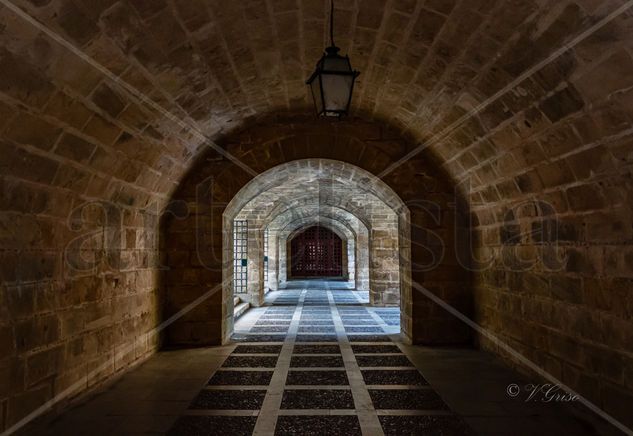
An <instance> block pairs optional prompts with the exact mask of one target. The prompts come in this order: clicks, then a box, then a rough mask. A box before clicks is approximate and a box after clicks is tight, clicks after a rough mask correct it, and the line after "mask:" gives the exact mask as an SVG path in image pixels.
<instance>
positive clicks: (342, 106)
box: [306, 1, 360, 117]
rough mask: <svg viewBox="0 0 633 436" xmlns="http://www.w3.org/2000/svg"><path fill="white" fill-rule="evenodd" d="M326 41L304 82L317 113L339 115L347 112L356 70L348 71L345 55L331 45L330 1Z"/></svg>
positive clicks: (332, 42)
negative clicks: (310, 73)
mask: <svg viewBox="0 0 633 436" xmlns="http://www.w3.org/2000/svg"><path fill="white" fill-rule="evenodd" d="M330 41H331V45H330V47H328V48H326V49H325V54H324V55H323V57H322V58H321V59H320V60H319V62H317V65H316V70H315V71H314V73H312V75H311V76H310V78H309V79H308V81H307V82H306V83H307V84H308V85H310V89H311V90H312V98H313V99H314V106H315V108H316V111H317V114H318V115H319V116H325V117H341V116H342V115H347V112H348V110H349V105H350V102H351V101H352V91H353V90H354V81H355V80H356V78H357V77H358V75H359V74H360V73H359V72H358V71H354V70H352V64H351V63H350V61H349V56H341V55H339V54H338V52H339V51H340V50H341V49H340V48H338V47H337V46H336V45H335V44H334V1H332V6H331V11H330Z"/></svg>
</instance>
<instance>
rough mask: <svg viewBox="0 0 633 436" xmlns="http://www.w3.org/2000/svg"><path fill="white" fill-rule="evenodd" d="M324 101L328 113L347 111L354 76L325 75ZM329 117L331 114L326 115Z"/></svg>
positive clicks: (323, 77) (323, 76) (323, 78)
mask: <svg viewBox="0 0 633 436" xmlns="http://www.w3.org/2000/svg"><path fill="white" fill-rule="evenodd" d="M321 78H322V80H323V100H324V104H325V110H326V112H336V111H346V110H347V104H348V103H349V97H350V92H351V91H352V84H353V83H354V76H352V75H338V74H323V75H322V76H321ZM326 115H329V114H326Z"/></svg>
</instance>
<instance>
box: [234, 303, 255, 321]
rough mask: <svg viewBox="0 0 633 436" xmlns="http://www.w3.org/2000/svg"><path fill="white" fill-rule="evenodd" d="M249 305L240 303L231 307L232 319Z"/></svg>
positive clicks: (237, 316)
mask: <svg viewBox="0 0 633 436" xmlns="http://www.w3.org/2000/svg"><path fill="white" fill-rule="evenodd" d="M250 307H251V305H250V304H249V303H240V304H238V305H237V306H235V307H234V308H233V319H234V320H236V319H238V318H239V317H240V316H242V315H243V314H244V312H246V311H247V310H248V309H249V308H250Z"/></svg>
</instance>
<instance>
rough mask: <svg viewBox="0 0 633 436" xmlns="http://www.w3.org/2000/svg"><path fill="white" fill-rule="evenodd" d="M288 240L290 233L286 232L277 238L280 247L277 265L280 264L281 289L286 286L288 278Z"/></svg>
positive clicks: (279, 281)
mask: <svg viewBox="0 0 633 436" xmlns="http://www.w3.org/2000/svg"><path fill="white" fill-rule="evenodd" d="M287 241H288V234H287V233H284V234H283V235H282V236H281V237H279V238H278V240H277V246H278V247H279V258H278V260H277V265H278V266H279V269H278V270H277V271H278V277H279V280H278V283H279V289H285V288H286V281H287V280H288V272H287V269H288V268H287V262H288V261H287V257H286V251H287V250H286V248H287V247H286V243H287Z"/></svg>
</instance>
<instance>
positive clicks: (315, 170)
mask: <svg viewBox="0 0 633 436" xmlns="http://www.w3.org/2000/svg"><path fill="white" fill-rule="evenodd" d="M307 190H312V191H313V192H312V196H308V197H307V196H306V195H305V191H307ZM294 196H296V197H297V202H295V203H293V198H294ZM277 197H279V198H281V199H282V200H279V201H278V202H279V203H280V204H281V205H283V209H282V210H283V211H292V207H293V206H295V207H296V206H297V205H299V204H303V205H305V204H306V201H308V204H318V205H319V208H321V206H320V204H321V203H324V204H325V208H326V209H327V208H329V207H338V208H339V209H342V210H345V211H346V212H348V213H350V214H352V215H354V216H356V217H357V218H358V219H360V220H362V221H363V222H364V223H366V226H367V227H368V230H369V231H370V237H369V238H368V240H369V243H370V259H369V260H370V262H369V266H370V285H369V289H370V301H371V302H372V303H373V304H385V303H391V304H397V303H400V302H401V303H402V305H403V313H406V312H407V311H405V310H404V309H405V307H404V306H406V307H407V308H408V307H409V306H410V305H411V301H410V299H409V298H406V297H405V298H400V295H401V294H402V295H410V290H408V289H410V280H408V279H406V280H405V277H403V276H404V275H406V274H409V266H408V263H407V259H409V258H410V255H409V253H408V246H405V247H404V248H403V252H402V253H399V251H398V249H399V248H398V247H399V246H398V241H399V239H400V237H402V238H404V237H405V235H406V232H407V231H408V230H405V229H403V230H402V231H399V230H398V228H399V226H401V225H402V226H406V223H407V220H408V210H407V207H406V205H405V204H404V203H403V202H402V201H401V200H400V198H399V197H398V195H397V194H396V193H395V192H394V191H393V190H392V189H391V188H390V187H389V186H388V185H386V184H385V183H384V182H382V181H381V180H380V179H378V178H377V177H376V176H374V175H373V174H371V173H369V172H367V171H365V170H363V169H361V168H359V167H356V166H354V165H351V164H348V163H345V162H341V161H334V160H329V159H302V160H298V161H291V162H288V163H285V164H282V165H278V166H275V167H273V168H271V169H269V170H267V171H265V172H263V173H261V174H259V175H258V176H257V177H255V178H253V179H252V180H251V181H249V182H248V183H247V184H246V185H245V186H243V187H242V188H241V189H240V191H239V192H237V193H236V194H235V196H234V197H233V198H232V199H231V201H230V202H229V203H228V205H227V206H226V209H225V210H224V213H223V234H224V238H223V239H224V244H225V245H224V249H223V265H224V266H223V275H222V277H223V283H224V285H223V294H224V297H223V301H224V304H229V305H230V303H231V301H232V297H231V298H229V297H230V295H232V284H231V283H232V277H233V257H232V250H231V248H230V246H229V244H232V242H230V241H231V240H232V232H233V230H232V228H233V221H234V219H235V218H236V217H243V218H244V217H249V216H255V215H256V216H258V217H260V219H258V220H257V222H256V223H255V224H254V226H255V227H256V229H253V230H252V231H251V228H250V226H249V235H250V234H251V233H253V234H255V235H261V234H262V232H263V228H264V223H263V222H262V219H261V216H267V212H266V211H267V210H271V211H274V210H275V209H276V207H277V201H273V199H276V198H277ZM288 198H289V199H290V202H289V204H288V202H287V201H286V199H288ZM333 205H335V206H333ZM262 209H263V210H264V211H262ZM245 211H246V212H245ZM278 212H281V211H278ZM400 222H402V223H403V224H400ZM257 229H259V230H257ZM249 238H250V236H249ZM385 239H391V240H393V241H394V243H393V244H392V246H391V247H390V248H387V249H384V248H383V247H382V246H381V244H382V241H383V240H385ZM249 240H250V239H249ZM253 242H254V244H250V245H254V246H257V247H261V246H262V245H263V244H262V243H261V242H257V241H253ZM250 245H249V254H250V253H251V249H250ZM283 248H284V247H282V250H283ZM253 257H254V258H255V260H254V261H251V259H250V258H249V262H248V263H249V278H251V277H252V278H253V280H252V281H249V286H248V288H249V290H248V295H249V299H250V300H251V302H252V303H254V304H257V305H259V304H262V303H263V290H262V289H253V287H252V286H251V285H252V284H253V282H257V283H263V280H262V277H263V274H262V271H260V270H261V268H258V266H259V265H262V264H263V251H261V250H259V251H257V252H256V253H253ZM251 264H252V265H253V268H251ZM379 268H385V269H386V270H389V271H394V272H393V273H391V272H390V273H379V272H378V269H379ZM251 273H253V274H251ZM402 287H404V288H402ZM227 295H228V296H229V297H227ZM224 312H225V313H227V314H229V317H230V313H231V308H230V307H229V308H225V309H224ZM225 325H226V327H225V328H224V334H223V336H224V340H228V336H229V335H230V333H231V332H232V320H227V321H226V323H225ZM405 334H406V333H405Z"/></svg>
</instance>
